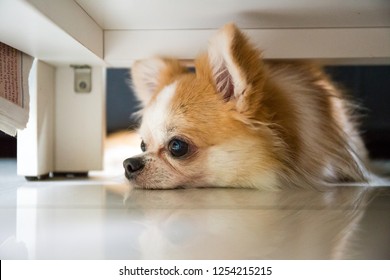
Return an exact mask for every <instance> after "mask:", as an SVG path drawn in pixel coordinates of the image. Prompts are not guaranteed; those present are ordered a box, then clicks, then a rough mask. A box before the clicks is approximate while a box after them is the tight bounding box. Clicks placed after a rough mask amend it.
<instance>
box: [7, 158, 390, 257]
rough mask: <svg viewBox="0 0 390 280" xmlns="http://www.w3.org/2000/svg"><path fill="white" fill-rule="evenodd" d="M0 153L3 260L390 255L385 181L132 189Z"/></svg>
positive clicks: (389, 190)
mask: <svg viewBox="0 0 390 280" xmlns="http://www.w3.org/2000/svg"><path fill="white" fill-rule="evenodd" d="M15 172H16V162H15V160H0V178H1V181H0V259H334V258H336V259H340V258H341V259H343V258H347V259H351V258H352V259H355V258H356V259H390V188H387V187H379V188H371V189H370V188H364V187H339V188H333V189H330V190H329V191H327V192H314V191H281V192H262V191H256V190H241V189H188V190H183V189H182V190H166V191H162V190H134V191H132V192H131V194H130V196H129V198H128V199H127V200H126V201H124V196H123V195H124V193H125V192H126V190H127V185H126V184H125V183H121V180H119V179H118V178H115V179H114V180H113V179H112V178H110V177H107V176H100V177H91V178H89V179H84V180H80V179H68V180H53V179H51V180H47V181H41V182H26V181H25V180H24V178H22V177H18V176H16V175H15Z"/></svg>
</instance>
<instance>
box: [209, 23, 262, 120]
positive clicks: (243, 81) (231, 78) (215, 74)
mask: <svg viewBox="0 0 390 280" xmlns="http://www.w3.org/2000/svg"><path fill="white" fill-rule="evenodd" d="M207 57H208V62H209V66H210V68H211V69H210V70H211V76H212V80H213V81H214V84H215V87H216V90H217V92H218V93H219V94H220V95H221V96H222V98H223V100H224V101H225V102H228V101H233V102H235V104H236V109H237V111H239V112H240V113H246V114H251V113H254V112H253V111H254V110H256V108H258V106H259V103H260V101H261V96H262V90H263V86H264V80H265V70H264V64H263V61H262V59H261V53H260V51H259V50H257V49H256V48H255V47H254V46H252V45H251V43H250V42H249V40H248V38H247V37H246V36H245V35H244V34H243V33H242V32H241V31H240V30H239V29H238V28H237V27H236V26H235V25H234V24H228V25H225V26H224V27H223V28H222V29H221V30H219V31H218V33H217V34H216V36H215V37H214V38H212V39H211V41H210V44H209V48H208V53H207Z"/></svg>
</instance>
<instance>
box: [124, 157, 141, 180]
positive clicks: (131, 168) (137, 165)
mask: <svg viewBox="0 0 390 280" xmlns="http://www.w3.org/2000/svg"><path fill="white" fill-rule="evenodd" d="M123 167H124V168H125V176H126V178H127V179H133V178H134V177H135V176H136V175H137V174H138V173H139V172H140V171H142V169H144V167H145V162H144V159H143V158H142V157H132V158H128V159H126V160H125V161H124V162H123Z"/></svg>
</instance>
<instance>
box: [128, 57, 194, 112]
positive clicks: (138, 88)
mask: <svg viewBox="0 0 390 280" xmlns="http://www.w3.org/2000/svg"><path fill="white" fill-rule="evenodd" d="M186 71H187V69H186V68H185V67H183V66H181V65H180V63H179V61H178V60H174V59H165V58H152V59H145V60H139V61H136V62H135V63H134V64H133V66H132V67H131V78H132V85H133V88H134V90H135V93H136V96H137V98H138V99H139V100H140V101H141V102H142V104H143V105H144V106H145V105H146V104H148V103H149V101H150V99H151V98H152V97H153V95H154V94H156V93H157V92H159V91H160V90H161V89H162V88H163V87H164V86H166V85H168V84H170V83H172V82H173V81H174V79H175V77H176V76H177V75H180V74H182V73H185V72H186Z"/></svg>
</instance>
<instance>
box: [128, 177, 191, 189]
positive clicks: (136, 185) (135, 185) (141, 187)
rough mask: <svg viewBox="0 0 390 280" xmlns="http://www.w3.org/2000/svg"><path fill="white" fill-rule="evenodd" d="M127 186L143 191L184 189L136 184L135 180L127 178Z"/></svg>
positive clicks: (181, 186) (182, 187)
mask: <svg viewBox="0 0 390 280" xmlns="http://www.w3.org/2000/svg"><path fill="white" fill-rule="evenodd" d="M126 178H127V179H128V182H129V185H130V188H131V189H143V190H174V189H185V188H186V186H185V185H182V184H181V185H162V184H161V185H156V184H148V183H147V182H145V183H140V182H137V181H136V180H135V179H132V178H128V177H127V176H126Z"/></svg>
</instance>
